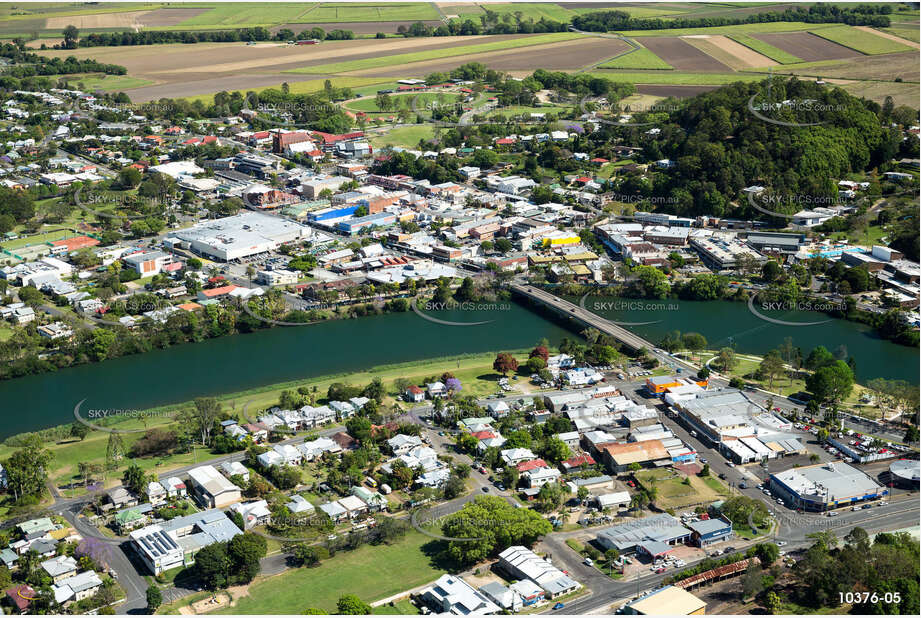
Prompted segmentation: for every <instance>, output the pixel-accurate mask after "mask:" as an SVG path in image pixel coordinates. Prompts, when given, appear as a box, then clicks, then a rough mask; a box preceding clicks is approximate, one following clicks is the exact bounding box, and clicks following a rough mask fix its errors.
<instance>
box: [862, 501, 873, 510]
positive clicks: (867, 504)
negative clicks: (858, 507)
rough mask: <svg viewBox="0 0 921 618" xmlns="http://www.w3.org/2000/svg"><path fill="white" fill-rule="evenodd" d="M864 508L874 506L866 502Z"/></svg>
mask: <svg viewBox="0 0 921 618" xmlns="http://www.w3.org/2000/svg"><path fill="white" fill-rule="evenodd" d="M862 508H865V509H869V508H873V505H872V504H870V503H869V502H868V503H866V504H864V505H863V507H862Z"/></svg>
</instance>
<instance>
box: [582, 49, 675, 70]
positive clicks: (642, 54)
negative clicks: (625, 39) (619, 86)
mask: <svg viewBox="0 0 921 618" xmlns="http://www.w3.org/2000/svg"><path fill="white" fill-rule="evenodd" d="M599 66H600V68H602V69H673V68H674V67H673V66H672V65H670V64H669V63H667V62H665V61H664V60H662V59H661V58H659V57H658V56H656V55H655V54H654V53H652V52H651V51H649V50H648V49H646V48H645V47H641V48H639V49H637V50H636V51H632V52H630V53H629V54H624V55H623V56H620V57H618V58H614V59H613V60H611V61H609V62H605V63H604V64H601V65H599Z"/></svg>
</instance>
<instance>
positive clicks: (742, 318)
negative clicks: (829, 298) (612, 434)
mask: <svg viewBox="0 0 921 618" xmlns="http://www.w3.org/2000/svg"><path fill="white" fill-rule="evenodd" d="M574 300H575V302H578V299H574ZM614 300H616V299H610V298H600V297H589V298H588V299H587V300H586V308H588V309H591V310H594V311H596V312H597V313H599V314H600V315H603V316H605V317H608V318H612V319H615V320H619V321H622V322H653V321H658V320H661V321H659V322H656V323H654V324H645V325H632V326H628V328H630V329H631V330H634V331H635V332H637V333H638V334H640V335H642V336H643V337H645V338H647V339H649V340H651V341H653V342H657V341H659V340H660V339H661V338H662V336H663V335H664V334H665V333H666V332H668V331H672V330H680V331H682V332H690V331H696V332H699V333H701V334H703V335H704V336H705V337H706V338H707V340H708V342H709V347H711V348H717V347H722V346H725V345H729V344H730V343H733V344H734V345H735V348H736V350H737V351H738V352H740V353H753V354H760V353H764V352H766V351H768V350H770V349H772V348H774V347H776V346H778V345H779V344H780V343H782V342H783V339H784V337H792V338H793V342H794V344H795V345H797V346H799V347H800V348H801V349H802V350H803V353H804V354H808V352H809V350H811V349H812V348H813V347H815V346H817V345H824V346H826V347H827V348H828V349H829V350H832V351H834V349H835V348H837V347H838V346H839V345H844V346H846V347H847V350H848V353H849V354H850V355H853V356H854V357H855V358H856V359H857V375H858V377H859V379H860V380H861V381H865V380H867V379H869V378H874V377H885V378H889V379H902V380H907V381H909V382H912V383H915V384H917V382H918V351H917V350H916V349H913V348H908V347H904V346H899V345H895V344H893V343H890V342H888V341H885V340H882V339H879V338H878V337H876V336H875V335H873V333H872V332H871V330H870V329H869V328H867V327H865V326H863V325H861V324H856V323H853V322H847V321H844V320H832V321H829V322H827V323H825V324H821V325H818V326H804V327H795V326H777V325H775V324H770V323H768V322H765V321H763V320H761V319H759V318H757V317H755V316H754V315H752V314H751V313H750V312H749V311H748V307H747V305H746V304H745V303H741V302H729V301H720V302H690V301H679V300H674V299H670V300H665V301H631V302H640V303H644V307H641V308H632V309H631V308H622V307H621V308H618V307H614V306H613V305H603V304H599V305H596V303H611V302H613V301H614ZM650 303H651V304H654V305H656V306H658V308H657V309H655V310H649V309H648V307H647V306H645V305H648V304H650ZM432 315H437V317H438V318H439V319H442V320H452V321H460V322H476V321H481V320H492V321H491V322H490V323H488V324H481V325H476V326H446V325H442V324H437V323H433V322H430V321H427V320H424V319H422V318H420V317H419V316H417V315H415V314H414V313H412V312H408V313H399V314H387V315H379V316H372V317H367V318H360V319H354V320H340V321H333V322H325V323H322V324H316V325H311V326H299V327H278V328H274V329H270V330H264V331H260V332H257V333H252V334H247V335H235V336H231V337H223V338H219V339H211V340H208V341H203V342H201V343H194V344H184V345H179V346H174V347H172V348H168V349H165V350H155V351H153V352H149V353H147V354H140V355H136V356H127V357H124V358H119V359H115V360H111V361H106V362H103V363H96V364H88V365H81V366H79V367H72V368H69V369H64V370H61V371H58V372H56V373H47V374H42V375H36V376H27V377H24V378H18V379H15V380H6V381H3V382H0V409H2V410H3V412H4V413H3V420H4V424H3V427H2V429H0V438H2V437H8V436H10V435H13V434H16V433H21V432H25V431H34V430H36V429H41V428H44V427H50V426H53V425H59V424H62V423H69V422H71V421H72V420H73V409H74V406H75V405H76V404H77V402H79V401H80V400H82V399H86V403H85V404H84V410H86V409H90V408H95V409H113V408H114V409H146V408H151V407H156V406H163V405H168V404H173V403H180V402H184V401H189V400H191V399H193V398H195V397H201V396H209V395H221V394H226V393H230V392H235V391H242V390H247V389H251V388H255V387H259V386H265V385H269V384H275V383H280V382H286V381H290V380H299V379H309V378H314V377H318V376H324V375H332V374H340V373H346V372H352V371H359V370H365V369H368V368H370V367H374V366H380V365H390V364H395V363H403V362H409V361H416V360H421V359H426V358H439V357H444V356H454V355H460V354H469V353H477V352H487V351H498V350H503V349H514V348H525V347H529V346H532V345H534V344H535V343H536V342H537V341H538V340H539V339H541V338H544V337H546V338H547V339H548V340H549V341H550V342H551V344H553V345H556V344H557V343H559V341H560V339H562V338H563V337H565V336H572V332H570V331H567V330H566V329H564V328H562V327H561V326H559V325H558V324H557V323H555V322H552V321H550V320H547V319H545V318H544V317H542V316H541V315H540V314H538V313H536V312H533V311H531V310H529V309H527V308H525V307H523V306H521V305H518V304H516V303H508V304H506V305H502V306H500V307H499V308H498V309H494V310H488V311H462V310H460V309H457V310H451V311H439V312H437V313H433V314H432ZM775 317H776V316H775ZM785 319H792V320H812V321H816V320H821V319H825V316H823V315H821V314H811V313H810V314H805V315H800V316H797V315H791V314H785ZM441 369H442V368H441V367H433V368H432V370H433V373H434V372H435V371H436V370H441Z"/></svg>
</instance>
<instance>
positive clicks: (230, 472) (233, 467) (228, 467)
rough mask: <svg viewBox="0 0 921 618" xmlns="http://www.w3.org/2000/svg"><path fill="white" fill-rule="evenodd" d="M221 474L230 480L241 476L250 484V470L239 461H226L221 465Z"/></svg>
mask: <svg viewBox="0 0 921 618" xmlns="http://www.w3.org/2000/svg"><path fill="white" fill-rule="evenodd" d="M221 472H223V473H224V475H225V476H226V477H227V478H228V479H229V478H230V477H232V476H239V477H240V478H242V479H243V481H244V482H246V483H248V482H249V468H247V467H246V466H244V465H243V464H242V463H240V462H239V461H225V462H224V463H222V464H221Z"/></svg>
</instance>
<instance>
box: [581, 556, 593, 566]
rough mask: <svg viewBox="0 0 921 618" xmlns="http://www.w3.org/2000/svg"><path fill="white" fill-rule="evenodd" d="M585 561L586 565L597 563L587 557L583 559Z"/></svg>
mask: <svg viewBox="0 0 921 618" xmlns="http://www.w3.org/2000/svg"><path fill="white" fill-rule="evenodd" d="M583 562H584V563H585V564H586V566H594V565H595V563H594V562H592V559H591V558H586V559H585V560H583Z"/></svg>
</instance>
